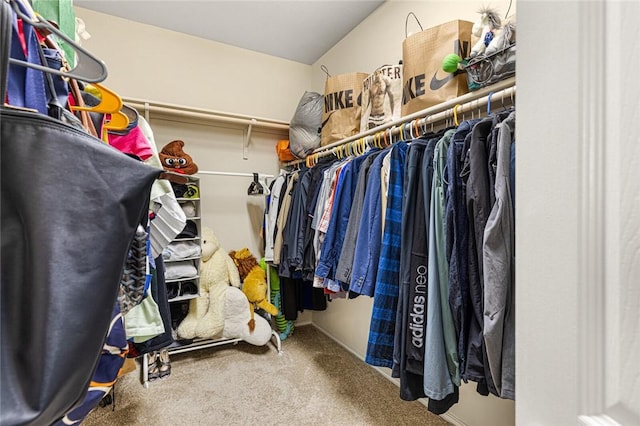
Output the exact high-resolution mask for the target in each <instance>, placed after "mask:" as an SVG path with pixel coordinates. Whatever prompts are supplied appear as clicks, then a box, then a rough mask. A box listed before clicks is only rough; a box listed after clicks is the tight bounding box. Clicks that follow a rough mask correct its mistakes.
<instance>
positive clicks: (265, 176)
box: [196, 170, 274, 179]
mask: <svg viewBox="0 0 640 426" xmlns="http://www.w3.org/2000/svg"><path fill="white" fill-rule="evenodd" d="M196 174H198V175H216V176H241V177H250V178H252V177H253V173H241V172H216V171H208V170H198V173H196ZM258 177H259V178H268V179H273V177H274V176H273V175H269V174H265V173H258Z"/></svg>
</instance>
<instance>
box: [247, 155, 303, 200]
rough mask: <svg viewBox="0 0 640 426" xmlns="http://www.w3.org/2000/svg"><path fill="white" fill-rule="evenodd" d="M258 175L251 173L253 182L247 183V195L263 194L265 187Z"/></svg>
mask: <svg viewBox="0 0 640 426" xmlns="http://www.w3.org/2000/svg"><path fill="white" fill-rule="evenodd" d="M307 158H309V157H307ZM259 179H260V177H259V174H258V173H254V174H253V182H251V184H249V188H247V195H263V194H265V188H264V186H262V184H261V183H260V180H259Z"/></svg>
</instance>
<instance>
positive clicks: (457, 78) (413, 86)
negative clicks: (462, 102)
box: [402, 20, 473, 116]
mask: <svg viewBox="0 0 640 426" xmlns="http://www.w3.org/2000/svg"><path fill="white" fill-rule="evenodd" d="M472 26H473V23H472V22H468V21H460V20H456V21H451V22H447V23H445V24H442V25H438V26H437V27H433V28H428V29H426V30H424V31H421V32H419V33H416V34H412V35H411V36H409V37H407V38H405V39H404V41H403V42H402V61H403V65H404V69H403V78H402V87H403V93H402V115H403V116H406V115H409V114H412V113H414V112H416V111H420V110H422V109H425V108H428V107H431V106H433V105H437V104H439V103H442V102H444V101H446V100H449V99H453V98H456V97H458V96H460V95H463V94H465V93H467V92H468V91H469V89H468V86H467V78H466V75H465V74H464V73H463V72H462V71H456V72H454V73H452V74H447V73H445V72H444V71H442V59H443V58H444V57H445V56H447V55H448V54H450V53H455V54H457V55H458V56H460V57H462V58H466V57H468V56H469V50H470V46H471V27H472Z"/></svg>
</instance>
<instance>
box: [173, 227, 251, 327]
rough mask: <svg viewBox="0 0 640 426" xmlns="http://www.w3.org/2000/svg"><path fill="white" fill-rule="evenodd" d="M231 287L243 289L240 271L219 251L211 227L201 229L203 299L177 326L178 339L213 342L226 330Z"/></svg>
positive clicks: (193, 302)
mask: <svg viewBox="0 0 640 426" xmlns="http://www.w3.org/2000/svg"><path fill="white" fill-rule="evenodd" d="M229 285H232V286H234V287H240V276H239V275H238V268H236V265H235V264H234V263H233V260H232V259H231V258H230V257H229V255H228V254H227V251H226V250H224V249H221V248H220V243H219V242H218V239H217V238H216V236H215V235H214V233H213V231H212V230H211V229H210V228H207V227H204V228H203V229H202V265H201V268H200V297H197V298H195V299H192V300H191V301H190V302H189V313H188V314H187V316H186V317H185V319H184V320H183V321H182V322H181V323H180V325H179V326H178V330H177V331H178V336H179V337H181V338H183V339H193V338H195V337H199V338H203V339H210V338H212V337H214V336H216V335H217V334H219V333H220V332H221V331H222V329H223V328H224V318H225V316H224V315H225V314H224V297H225V293H226V290H227V288H229Z"/></svg>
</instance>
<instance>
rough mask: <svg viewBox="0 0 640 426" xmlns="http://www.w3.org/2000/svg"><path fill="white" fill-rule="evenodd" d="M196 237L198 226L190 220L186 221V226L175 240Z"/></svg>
mask: <svg viewBox="0 0 640 426" xmlns="http://www.w3.org/2000/svg"><path fill="white" fill-rule="evenodd" d="M197 236H198V226H197V225H196V223H195V222H194V221H192V220H187V224H186V225H185V226H184V229H183V230H182V232H180V233H179V234H178V236H177V237H176V239H180V238H195V237H197Z"/></svg>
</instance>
